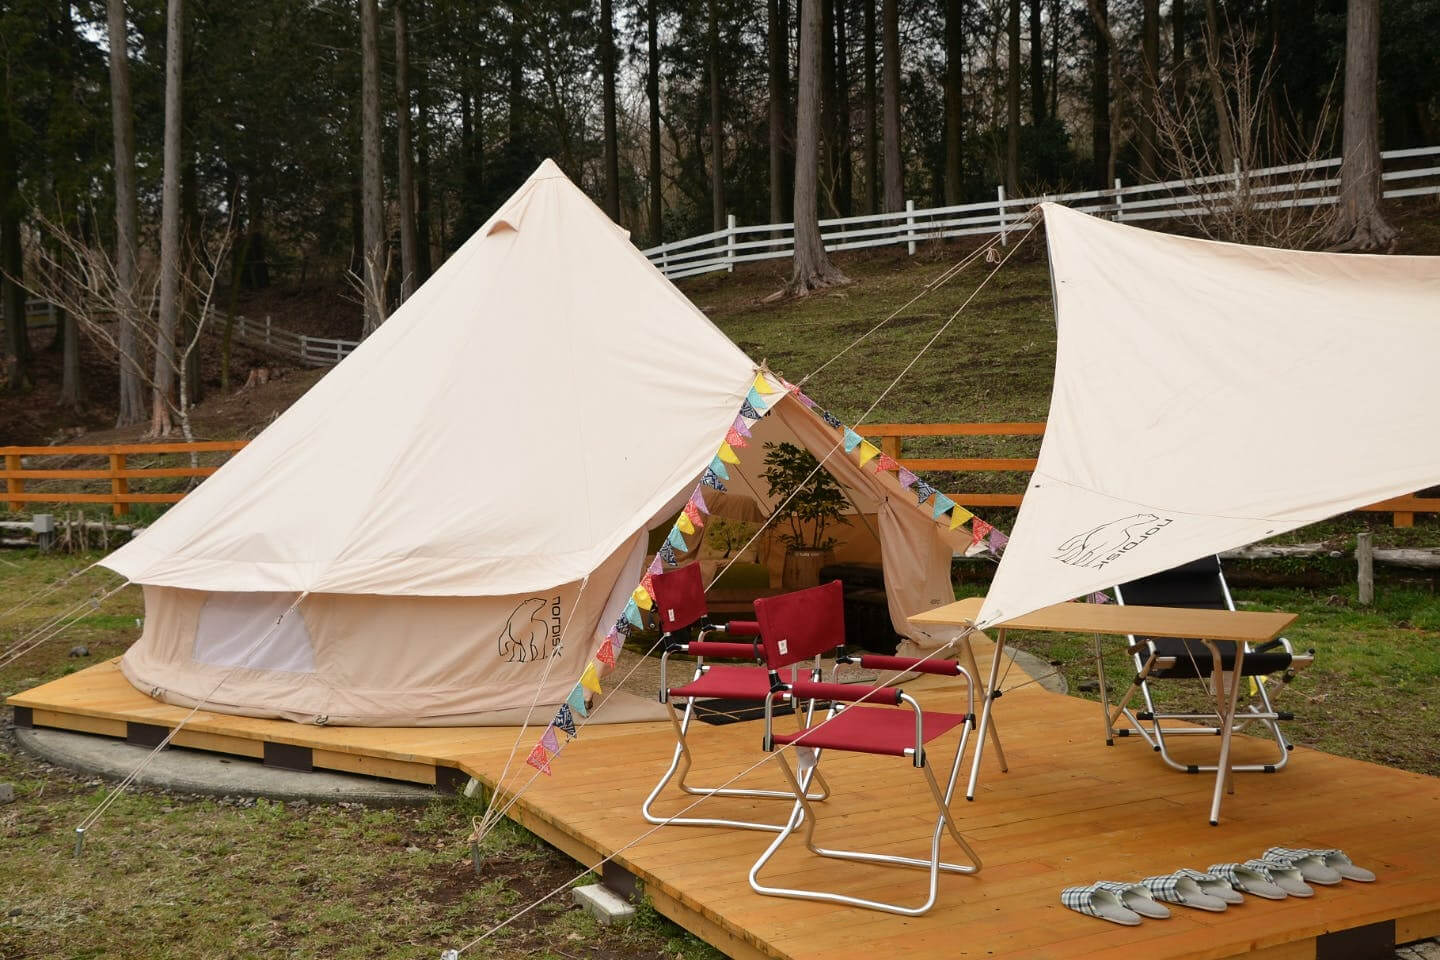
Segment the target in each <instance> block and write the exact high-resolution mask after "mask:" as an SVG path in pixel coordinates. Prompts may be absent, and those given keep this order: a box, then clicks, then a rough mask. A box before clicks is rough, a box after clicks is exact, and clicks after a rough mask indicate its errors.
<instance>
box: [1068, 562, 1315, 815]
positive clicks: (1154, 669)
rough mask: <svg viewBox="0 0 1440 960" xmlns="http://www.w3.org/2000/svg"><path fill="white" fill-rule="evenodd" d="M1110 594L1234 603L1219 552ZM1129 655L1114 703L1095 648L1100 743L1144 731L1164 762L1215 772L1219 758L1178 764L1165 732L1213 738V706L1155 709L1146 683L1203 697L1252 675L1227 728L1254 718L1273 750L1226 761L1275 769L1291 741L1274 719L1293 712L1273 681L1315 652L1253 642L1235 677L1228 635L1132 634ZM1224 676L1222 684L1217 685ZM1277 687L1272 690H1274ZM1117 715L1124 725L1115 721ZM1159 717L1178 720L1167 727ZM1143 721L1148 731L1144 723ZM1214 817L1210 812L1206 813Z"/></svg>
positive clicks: (1220, 606)
mask: <svg viewBox="0 0 1440 960" xmlns="http://www.w3.org/2000/svg"><path fill="white" fill-rule="evenodd" d="M1115 599H1116V600H1117V601H1118V602H1119V603H1121V604H1126V603H1128V604H1132V605H1136V606H1151V607H1189V608H1192V609H1202V610H1234V609H1235V601H1234V600H1233V599H1232V598H1231V596H1230V588H1229V586H1228V585H1227V584H1226V583H1225V574H1224V572H1223V571H1222V570H1221V569H1220V558H1219V557H1214V556H1211V557H1204V558H1202V559H1200V560H1196V561H1194V562H1192V563H1187V564H1184V565H1182V566H1179V567H1175V568H1173V569H1171V570H1166V571H1164V572H1162V573H1157V574H1153V575H1151V576H1148V577H1143V578H1141V579H1139V580H1133V581H1131V582H1130V583H1126V584H1122V585H1120V586H1117V587H1116V588H1115ZM1129 652H1130V654H1131V656H1132V657H1134V661H1135V679H1134V681H1133V682H1132V684H1131V687H1130V689H1129V690H1128V691H1127V692H1126V694H1125V696H1124V697H1123V698H1122V699H1121V700H1120V702H1119V703H1118V704H1117V705H1116V706H1115V707H1114V708H1113V709H1112V708H1111V706H1110V695H1109V689H1108V685H1107V683H1106V679H1105V665H1104V662H1103V660H1102V658H1101V656H1100V645H1099V642H1098V641H1097V642H1096V646H1095V665H1096V670H1097V672H1098V674H1099V679H1100V700H1101V704H1102V707H1103V709H1104V711H1105V733H1106V741H1105V742H1106V743H1107V744H1109V745H1112V746H1113V745H1114V743H1115V737H1117V736H1118V737H1127V736H1130V735H1132V734H1135V735H1138V736H1140V737H1142V738H1143V739H1144V740H1145V742H1146V743H1148V744H1149V745H1150V747H1151V748H1152V749H1153V750H1154V751H1155V752H1156V753H1158V754H1160V757H1161V759H1163V760H1164V761H1165V762H1166V763H1167V764H1168V765H1170V766H1171V767H1173V768H1174V769H1176V770H1179V771H1181V772H1183V773H1203V772H1211V773H1213V772H1215V771H1217V770H1218V769H1219V766H1218V765H1217V764H1211V765H1205V764H1195V763H1182V762H1180V761H1178V760H1176V759H1175V758H1174V757H1172V756H1171V755H1170V750H1169V746H1168V744H1167V743H1166V738H1167V737H1175V736H1211V737H1214V736H1219V735H1220V734H1221V733H1222V729H1221V723H1222V722H1223V721H1222V719H1221V713H1220V709H1219V704H1218V703H1217V705H1216V710H1215V711H1213V712H1212V711H1208V710H1207V711H1204V712H1192V713H1162V712H1160V711H1159V710H1157V709H1156V706H1155V696H1154V691H1153V690H1152V689H1151V683H1152V681H1156V680H1193V681H1197V682H1199V683H1202V684H1205V685H1206V692H1207V702H1208V700H1210V699H1217V698H1215V697H1213V694H1214V692H1215V691H1216V690H1221V691H1223V690H1224V689H1225V688H1226V686H1228V684H1229V683H1245V682H1248V681H1249V680H1252V679H1253V681H1254V686H1253V692H1252V694H1251V697H1250V702H1248V703H1247V704H1246V705H1245V708H1244V709H1243V711H1240V712H1238V713H1237V714H1236V716H1235V717H1234V719H1233V723H1232V729H1233V730H1235V731H1240V730H1241V729H1242V728H1243V727H1244V726H1245V725H1246V724H1249V723H1260V724H1262V725H1263V726H1264V727H1265V729H1266V730H1267V731H1268V732H1269V734H1270V736H1271V738H1273V739H1274V741H1275V746H1276V756H1275V759H1274V761H1273V762H1269V763H1245V764H1233V763H1232V764H1231V765H1230V769H1231V771H1236V772H1250V773H1274V772H1276V771H1277V770H1280V769H1282V768H1283V767H1284V766H1285V764H1286V763H1287V762H1288V761H1289V759H1290V750H1291V749H1292V748H1293V747H1292V744H1291V743H1290V742H1289V741H1288V740H1286V739H1285V734H1284V733H1283V732H1282V731H1281V730H1280V721H1282V720H1291V719H1293V715H1292V714H1290V713H1287V712H1284V711H1278V710H1276V709H1275V706H1274V704H1273V703H1272V701H1271V698H1270V694H1271V689H1270V688H1271V687H1283V686H1284V685H1285V684H1288V683H1289V682H1290V681H1291V680H1293V679H1294V678H1295V674H1296V672H1298V671H1299V670H1302V669H1304V668H1305V667H1308V666H1309V665H1310V664H1311V663H1312V662H1314V659H1315V651H1314V650H1307V651H1305V652H1303V653H1296V652H1295V650H1294V648H1293V647H1291V645H1290V641H1289V640H1286V639H1285V638H1284V637H1277V638H1276V639H1274V640H1270V641H1268V642H1266V643H1263V644H1260V645H1259V646H1256V647H1251V646H1250V645H1249V644H1246V645H1245V647H1244V649H1243V655H1241V656H1240V657H1239V658H1238V659H1239V660H1240V675H1239V677H1234V676H1233V674H1234V672H1235V661H1236V659H1237V656H1236V645H1235V642H1234V641H1231V640H1226V641H1220V640H1182V639H1177V638H1175V637H1136V636H1133V635H1132V636H1131V637H1130V651H1129ZM1222 679H1225V680H1228V683H1222V682H1221V681H1222ZM1137 692H1138V693H1139V694H1140V696H1141V697H1142V698H1143V699H1144V701H1145V709H1144V710H1140V711H1132V710H1130V707H1129V705H1130V702H1131V700H1132V699H1134V696H1135V694H1136V693H1137ZM1276 692H1277V693H1278V690H1277V691H1276ZM1122 719H1123V720H1124V721H1128V724H1129V725H1128V726H1125V725H1120V726H1117V724H1120V723H1121V721H1122ZM1164 721H1170V722H1172V724H1175V723H1179V724H1180V725H1178V726H1177V725H1172V726H1165V724H1164ZM1146 722H1148V723H1149V724H1150V729H1149V730H1148V731H1147V730H1146V729H1145V727H1144V726H1143V725H1142V724H1143V723H1146ZM1212 819H1213V818H1212Z"/></svg>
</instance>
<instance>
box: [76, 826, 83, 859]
mask: <svg viewBox="0 0 1440 960" xmlns="http://www.w3.org/2000/svg"><path fill="white" fill-rule="evenodd" d="M84 852H85V828H84V827H76V828H75V857H76V859H79V858H80V856H81V855H82V854H83V853H84Z"/></svg>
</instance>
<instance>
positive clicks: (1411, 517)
mask: <svg viewBox="0 0 1440 960" xmlns="http://www.w3.org/2000/svg"><path fill="white" fill-rule="evenodd" d="M860 432H861V433H863V434H864V435H865V436H866V437H869V438H871V439H875V440H878V441H879V442H880V449H881V451H882V452H884V453H886V454H888V455H889V456H891V457H894V458H895V459H896V460H899V461H902V462H903V463H904V464H905V466H907V467H909V468H910V469H911V470H917V471H920V470H928V471H939V472H952V473H999V472H1016V473H1029V472H1030V471H1031V470H1034V469H1035V460H1034V458H1030V457H906V456H905V441H906V440H907V439H916V438H920V437H1042V436H1044V434H1045V424H1043V423H871V424H866V425H865V426H864V427H862V428H861V431H860ZM245 442H246V441H244V440H212V441H203V442H200V443H193V444H187V443H126V444H109V445H103V446H59V447H0V456H3V457H4V458H5V469H4V470H0V479H3V480H4V481H5V488H6V492H5V494H4V496H3V498H0V499H4V500H7V501H8V502H9V505H10V509H11V510H12V511H18V510H20V509H21V504H24V503H108V504H110V505H111V509H112V510H113V511H114V513H115V516H117V517H119V516H124V515H125V514H126V513H128V512H129V505H130V504H132V503H175V502H177V501H179V500H180V499H181V498H182V497H184V496H185V493H184V492H183V491H177V492H169V493H142V492H131V490H130V484H129V482H130V481H131V480H138V479H144V478H158V477H206V476H209V475H210V474H212V473H214V472H215V471H216V470H218V469H219V467H217V466H198V467H191V466H189V465H185V466H179V467H150V468H134V469H132V468H130V467H127V465H126V458H127V457H130V456H137V455H142V454H164V453H191V452H201V453H204V452H229V453H233V452H234V451H236V450H239V449H240V448H241V447H243V446H245ZM78 455H100V456H106V457H108V458H109V466H108V467H106V468H102V469H93V468H91V469H80V468H69V467H57V468H52V469H38V468H36V467H35V466H34V465H33V463H32V465H31V466H29V467H23V466H22V465H21V463H22V461H21V458H22V457H30V458H35V457H71V456H78ZM27 480H109V481H110V492H109V493H80V492H74V491H66V490H44V491H30V492H27V491H26V489H25V483H26V481H27ZM1022 496H1023V494H1020V493H952V494H950V497H951V499H953V500H954V501H955V502H956V503H959V504H961V505H963V506H966V507H1018V506H1020V500H1021V498H1022ZM1361 509H1362V510H1368V511H1372V512H1378V513H1391V514H1393V515H1394V524H1395V526H1397V527H1410V526H1414V524H1415V514H1417V513H1440V497H1419V496H1414V495H1411V496H1405V497H1394V498H1392V499H1389V500H1384V501H1382V502H1380V503H1375V504H1371V505H1370V506H1368V507H1362V508H1361Z"/></svg>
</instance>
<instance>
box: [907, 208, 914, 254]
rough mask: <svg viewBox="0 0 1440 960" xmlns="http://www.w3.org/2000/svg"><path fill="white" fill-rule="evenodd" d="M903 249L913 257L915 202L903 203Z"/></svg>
mask: <svg viewBox="0 0 1440 960" xmlns="http://www.w3.org/2000/svg"><path fill="white" fill-rule="evenodd" d="M905 249H906V250H908V251H909V252H910V256H912V257H913V256H915V201H914V200H906V201H905Z"/></svg>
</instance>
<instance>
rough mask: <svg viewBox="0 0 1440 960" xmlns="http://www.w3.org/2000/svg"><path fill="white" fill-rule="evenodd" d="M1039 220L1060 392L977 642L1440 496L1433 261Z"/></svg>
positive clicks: (1438, 285) (1439, 275)
mask: <svg viewBox="0 0 1440 960" xmlns="http://www.w3.org/2000/svg"><path fill="white" fill-rule="evenodd" d="M1044 212H1045V230H1046V236H1047V240H1048V243H1049V249H1050V270H1051V276H1052V278H1053V282H1054V287H1055V310H1056V322H1057V323H1058V325H1059V345H1058V352H1057V356H1056V368H1055V387H1054V393H1053V396H1052V397H1051V401H1050V416H1049V421H1048V424H1047V426H1046V430H1045V440H1044V443H1043V444H1042V446H1041V448H1040V457H1039V463H1038V465H1037V467H1036V469H1035V473H1034V475H1033V477H1032V478H1031V481H1030V486H1029V488H1028V489H1027V490H1026V493H1025V499H1024V504H1023V506H1021V508H1020V515H1019V517H1018V518H1017V520H1016V523H1015V529H1014V531H1013V533H1012V534H1011V536H1010V542H1009V545H1008V546H1007V548H1006V550H1005V555H1004V557H1003V559H1002V560H1001V563H1000V568H999V570H997V571H996V576H995V581H994V583H993V584H992V586H991V588H990V593H989V596H988V597H987V598H986V600H985V605H984V608H983V609H982V611H981V614H980V623H981V625H982V626H983V625H988V624H992V623H997V622H1000V621H1003V620H1005V619H1007V618H1010V617H1016V616H1020V615H1022V614H1025V613H1027V612H1029V611H1032V610H1035V609H1037V608H1039V607H1043V606H1046V605H1048V604H1051V603H1055V602H1057V601H1061V600H1068V599H1070V598H1072V597H1078V596H1083V595H1085V594H1087V593H1090V592H1092V591H1095V590H1099V589H1103V588H1106V587H1110V586H1113V585H1114V584H1117V583H1126V582H1128V581H1130V580H1133V579H1136V578H1138V577H1142V576H1146V575H1148V574H1151V573H1155V572H1158V571H1161V570H1166V569H1169V568H1170V567H1174V566H1177V565H1179V564H1181V563H1185V562H1188V561H1190V560H1194V559H1196V558H1198V557H1202V556H1204V555H1206V554H1210V553H1216V552H1219V551H1221V550H1226V549H1230V548H1232V547H1238V546H1242V545H1244V544H1247V543H1251V542H1254V541H1256V540H1262V539H1264V538H1266V537H1269V536H1273V535H1275V534H1280V533H1284V532H1286V531H1288V530H1294V529H1295V528H1297V527H1301V526H1304V525H1305V524H1309V523H1314V522H1316V521H1318V520H1323V519H1325V518H1326V517H1331V516H1334V515H1336V514H1338V513H1343V512H1345V511H1347V510H1353V509H1355V508H1357V507H1362V506H1366V505H1368V504H1371V503H1375V502H1376V501H1379V500H1383V499H1385V498H1387V497H1393V496H1397V495H1402V494H1407V493H1411V492H1413V491H1415V490H1418V489H1421V488H1423V487H1426V486H1429V485H1432V484H1435V483H1440V442H1437V439H1436V433H1435V414H1436V411H1437V410H1440V258H1437V257H1394V256H1358V255H1354V254H1336V253H1302V252H1297V251H1293V250H1275V249H1270V248H1266V247H1247V246H1240V245H1236V244H1227V243H1214V242H1210V241H1206V240H1193V239H1189V238H1185V237H1175V236H1167V235H1165V234H1160V233H1155V232H1153V231H1149V230H1141V229H1138V228H1135V227H1129V226H1124V225H1121V224H1115V223H1108V222H1106V221H1103V220H1099V219H1096V218H1094V217H1089V216H1086V215H1085V214H1081V213H1076V212H1075V211H1073V210H1068V209H1066V208H1064V207H1060V206H1056V205H1054V204H1046V205H1045V207H1044Z"/></svg>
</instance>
